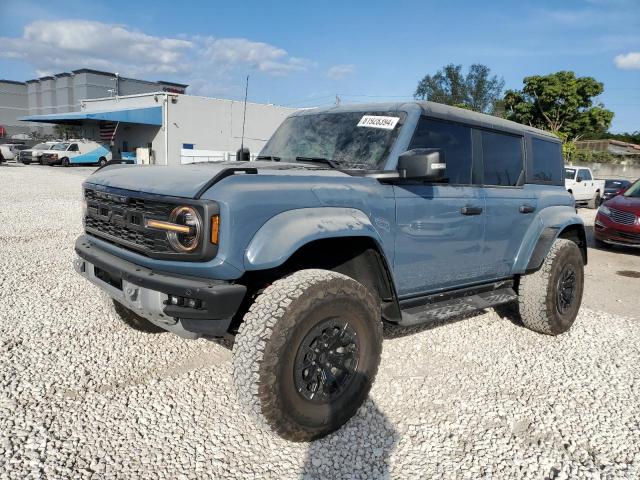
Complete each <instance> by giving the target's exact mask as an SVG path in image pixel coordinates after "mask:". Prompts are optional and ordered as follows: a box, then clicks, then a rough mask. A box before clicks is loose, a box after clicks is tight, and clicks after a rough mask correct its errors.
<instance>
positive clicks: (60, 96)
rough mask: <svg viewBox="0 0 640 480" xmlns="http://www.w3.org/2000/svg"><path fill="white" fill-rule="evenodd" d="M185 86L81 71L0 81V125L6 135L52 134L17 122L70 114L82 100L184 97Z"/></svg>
mask: <svg viewBox="0 0 640 480" xmlns="http://www.w3.org/2000/svg"><path fill="white" fill-rule="evenodd" d="M187 86H188V85H184V84H181V83H173V82H165V81H157V82H151V81H147V80H138V79H134V78H127V77H121V76H119V75H118V74H117V73H110V72H101V71H98V70H90V69H87V68H82V69H79V70H74V71H72V72H71V73H67V72H63V73H58V74H56V75H52V76H46V77H40V78H37V79H33V80H27V81H26V82H16V81H13V80H0V126H3V127H4V131H5V135H6V136H8V137H10V136H11V135H15V134H20V133H23V134H29V133H30V132H32V131H35V132H37V133H39V134H40V135H51V134H52V133H53V126H52V125H45V124H41V123H36V124H29V123H25V122H21V121H19V120H18V119H19V118H20V117H24V116H33V115H47V114H56V113H66V112H73V111H77V110H79V109H80V105H81V102H82V101H83V100H88V99H95V98H104V97H117V96H121V95H124V96H126V95H136V94H141V93H149V92H158V91H161V92H169V93H178V94H183V93H185V92H186V89H187Z"/></svg>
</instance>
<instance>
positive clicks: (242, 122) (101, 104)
mask: <svg viewBox="0 0 640 480" xmlns="http://www.w3.org/2000/svg"><path fill="white" fill-rule="evenodd" d="M294 111H295V109H291V108H286V107H281V106H277V105H265V104H257V103H247V104H246V117H245V104H244V102H240V101H234V100H223V99H216V98H208V97H197V96H191V95H183V94H179V93H169V92H154V93H143V94H138V95H127V96H117V97H108V98H101V99H87V100H82V101H81V102H80V108H78V109H77V110H75V111H67V112H58V113H45V114H40V115H27V116H24V117H21V120H22V121H25V122H29V123H36V124H48V125H52V124H61V125H73V126H75V127H76V129H77V131H78V134H79V135H80V136H82V137H83V138H87V139H93V140H100V141H102V142H104V143H105V144H107V145H109V146H110V147H111V151H112V154H113V157H114V158H135V159H136V161H137V163H152V164H157V165H176V164H181V163H193V162H202V161H221V160H227V159H234V158H235V154H236V151H237V150H238V149H239V148H240V146H241V145H244V146H245V147H246V148H249V150H250V152H251V154H252V156H253V157H255V155H256V154H257V153H258V152H259V151H260V149H261V148H262V146H263V145H264V144H265V143H266V141H267V140H268V139H269V137H270V136H271V135H272V134H273V132H274V131H275V130H276V128H278V126H279V125H280V124H281V123H282V121H283V120H284V119H285V118H286V117H287V116H288V115H290V114H291V113H293V112H294ZM243 131H244V136H243Z"/></svg>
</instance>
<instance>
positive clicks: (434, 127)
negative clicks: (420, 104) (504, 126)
mask: <svg viewBox="0 0 640 480" xmlns="http://www.w3.org/2000/svg"><path fill="white" fill-rule="evenodd" d="M413 148H440V149H442V150H443V151H444V159H445V161H446V163H447V169H446V171H445V175H446V177H447V178H448V179H449V183H450V184H452V185H469V184H470V183H471V128H470V127H465V126H463V125H458V124H454V123H448V122H441V121H438V120H432V119H430V118H426V117H422V118H420V121H419V122H418V127H417V128H416V131H415V133H414V135H413V139H412V140H411V145H409V149H413Z"/></svg>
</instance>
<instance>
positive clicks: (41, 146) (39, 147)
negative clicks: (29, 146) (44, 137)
mask: <svg viewBox="0 0 640 480" xmlns="http://www.w3.org/2000/svg"><path fill="white" fill-rule="evenodd" d="M49 148H50V147H49V145H47V144H46V143H39V144H37V145H36V146H34V147H33V150H49Z"/></svg>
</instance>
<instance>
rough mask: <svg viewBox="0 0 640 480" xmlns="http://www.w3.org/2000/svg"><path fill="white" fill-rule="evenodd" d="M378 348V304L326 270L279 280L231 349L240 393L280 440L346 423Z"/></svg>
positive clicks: (362, 395)
mask: <svg viewBox="0 0 640 480" xmlns="http://www.w3.org/2000/svg"><path fill="white" fill-rule="evenodd" d="M381 351H382V322H381V317H380V306H379V304H378V302H376V300H375V297H374V296H373V295H372V294H371V292H369V290H368V289H367V288H366V287H364V286H363V285H361V284H360V283H358V282H356V281H355V280H353V279H352V278H350V277H347V276H345V275H342V274H340V273H336V272H331V271H328V270H315V269H314V270H300V271H298V272H296V273H293V274H292V275H290V276H288V277H285V278H283V279H280V280H277V281H276V282H274V283H273V284H271V285H270V286H269V287H267V288H266V289H265V290H264V292H263V293H262V294H261V295H259V296H258V297H257V298H256V300H255V302H254V304H253V305H252V306H251V308H250V309H249V312H248V313H247V314H246V315H245V317H244V320H243V323H242V324H241V325H240V330H239V332H238V335H237V336H236V340H235V344H234V347H233V378H234V383H235V386H236V391H237V393H238V396H239V399H240V400H241V402H242V403H244V404H245V405H246V406H247V407H248V409H249V410H250V411H251V412H253V413H254V414H256V415H257V417H258V420H259V422H260V423H262V424H266V425H267V426H268V427H270V428H271V429H272V430H273V431H274V432H276V433H277V434H278V435H280V436H281V437H282V438H285V439H287V440H292V441H297V442H301V441H310V440H314V439H317V438H321V437H323V436H325V435H328V434H329V433H331V432H333V431H335V430H337V429H338V428H340V427H341V426H342V425H343V424H344V423H346V422H347V421H348V420H349V419H350V418H351V417H352V416H353V415H354V414H355V413H356V411H357V410H358V408H359V407H360V405H361V404H362V403H363V402H364V401H365V399H366V398H367V395H368V393H369V390H370V389H371V385H372V383H373V380H374V378H375V376H376V373H377V371H378V365H379V363H380V354H381Z"/></svg>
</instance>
